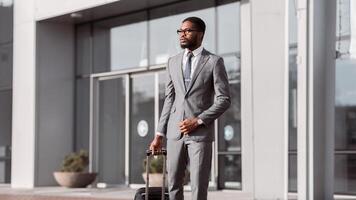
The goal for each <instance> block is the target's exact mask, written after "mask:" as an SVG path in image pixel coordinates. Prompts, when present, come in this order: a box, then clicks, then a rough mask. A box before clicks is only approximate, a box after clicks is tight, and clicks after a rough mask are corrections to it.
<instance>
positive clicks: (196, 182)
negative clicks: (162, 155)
mask: <svg viewBox="0 0 356 200" xmlns="http://www.w3.org/2000/svg"><path fill="white" fill-rule="evenodd" d="M211 159H212V142H197V141H192V140H188V138H186V137H182V138H181V139H179V140H172V139H168V140H167V168H168V190H169V199H170V200H183V199H184V197H183V181H184V176H185V170H186V168H187V166H189V171H190V183H191V188H192V200H206V199H207V195H208V191H207V189H208V185H209V177H210V170H211Z"/></svg>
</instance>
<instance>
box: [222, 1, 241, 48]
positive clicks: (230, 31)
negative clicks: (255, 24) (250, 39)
mask: <svg viewBox="0 0 356 200" xmlns="http://www.w3.org/2000/svg"><path fill="white" fill-rule="evenodd" d="M217 19H218V22H217V36H218V41H217V42H218V48H217V52H218V53H219V54H225V53H231V52H239V51H240V2H235V3H230V4H226V5H222V6H219V7H217Z"/></svg>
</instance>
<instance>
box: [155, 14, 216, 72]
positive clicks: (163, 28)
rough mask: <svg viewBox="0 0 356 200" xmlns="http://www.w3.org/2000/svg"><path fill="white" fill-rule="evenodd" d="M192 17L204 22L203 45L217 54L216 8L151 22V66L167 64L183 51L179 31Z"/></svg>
mask: <svg viewBox="0 0 356 200" xmlns="http://www.w3.org/2000/svg"><path fill="white" fill-rule="evenodd" d="M190 16H196V17H200V18H201V19H203V20H204V22H205V24H206V31H205V36H204V41H203V44H202V45H203V46H204V48H205V49H207V50H208V51H211V52H215V23H214V20H215V18H214V17H215V10H214V8H208V9H203V10H198V11H193V12H187V13H183V14H178V15H173V16H169V17H162V18H158V19H154V20H151V21H149V27H150V29H149V40H150V41H149V44H150V46H149V54H150V56H149V58H150V59H149V64H150V65H154V64H163V63H166V62H167V60H168V58H169V57H170V56H173V55H175V54H177V53H179V52H180V51H181V50H182V49H181V47H180V45H179V38H178V35H177V29H179V28H180V26H181V23H182V21H183V20H184V19H185V18H187V17H190Z"/></svg>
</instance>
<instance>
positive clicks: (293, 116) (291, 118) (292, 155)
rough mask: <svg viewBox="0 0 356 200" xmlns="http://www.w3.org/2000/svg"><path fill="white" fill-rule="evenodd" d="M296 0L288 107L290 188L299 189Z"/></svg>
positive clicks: (291, 14)
mask: <svg viewBox="0 0 356 200" xmlns="http://www.w3.org/2000/svg"><path fill="white" fill-rule="evenodd" d="M296 6H297V5H296V1H294V0H289V24H288V26H289V27H288V28H289V91H288V93H289V94H288V95H289V103H288V104H289V108H288V113H289V115H288V125H289V127H288V129H289V130H288V140H289V144H288V155H289V157H288V160H289V162H288V174H289V177H288V183H289V184H288V189H289V191H294V192H296V191H297V186H298V185H297V171H298V170H297V166H298V165H297V163H298V162H297V141H298V138H297V130H298V127H297V89H298V88H297V83H298V82H297V81H298V80H297V74H298V71H297V68H298V65H297V50H298V44H297V42H298V37H297V33H298V25H297V22H298V20H297V9H296Z"/></svg>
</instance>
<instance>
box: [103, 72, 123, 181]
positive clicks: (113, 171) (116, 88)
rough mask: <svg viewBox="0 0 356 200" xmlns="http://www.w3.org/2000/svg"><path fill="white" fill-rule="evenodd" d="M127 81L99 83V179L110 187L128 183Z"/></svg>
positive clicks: (121, 79)
mask: <svg viewBox="0 0 356 200" xmlns="http://www.w3.org/2000/svg"><path fill="white" fill-rule="evenodd" d="M125 97H126V86H125V78H117V79H112V80H105V81H100V83H99V132H98V139H99V177H98V180H99V181H100V182H104V183H108V184H124V183H125V159H124V158H125V118H126V115H125V107H126V98H125Z"/></svg>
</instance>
